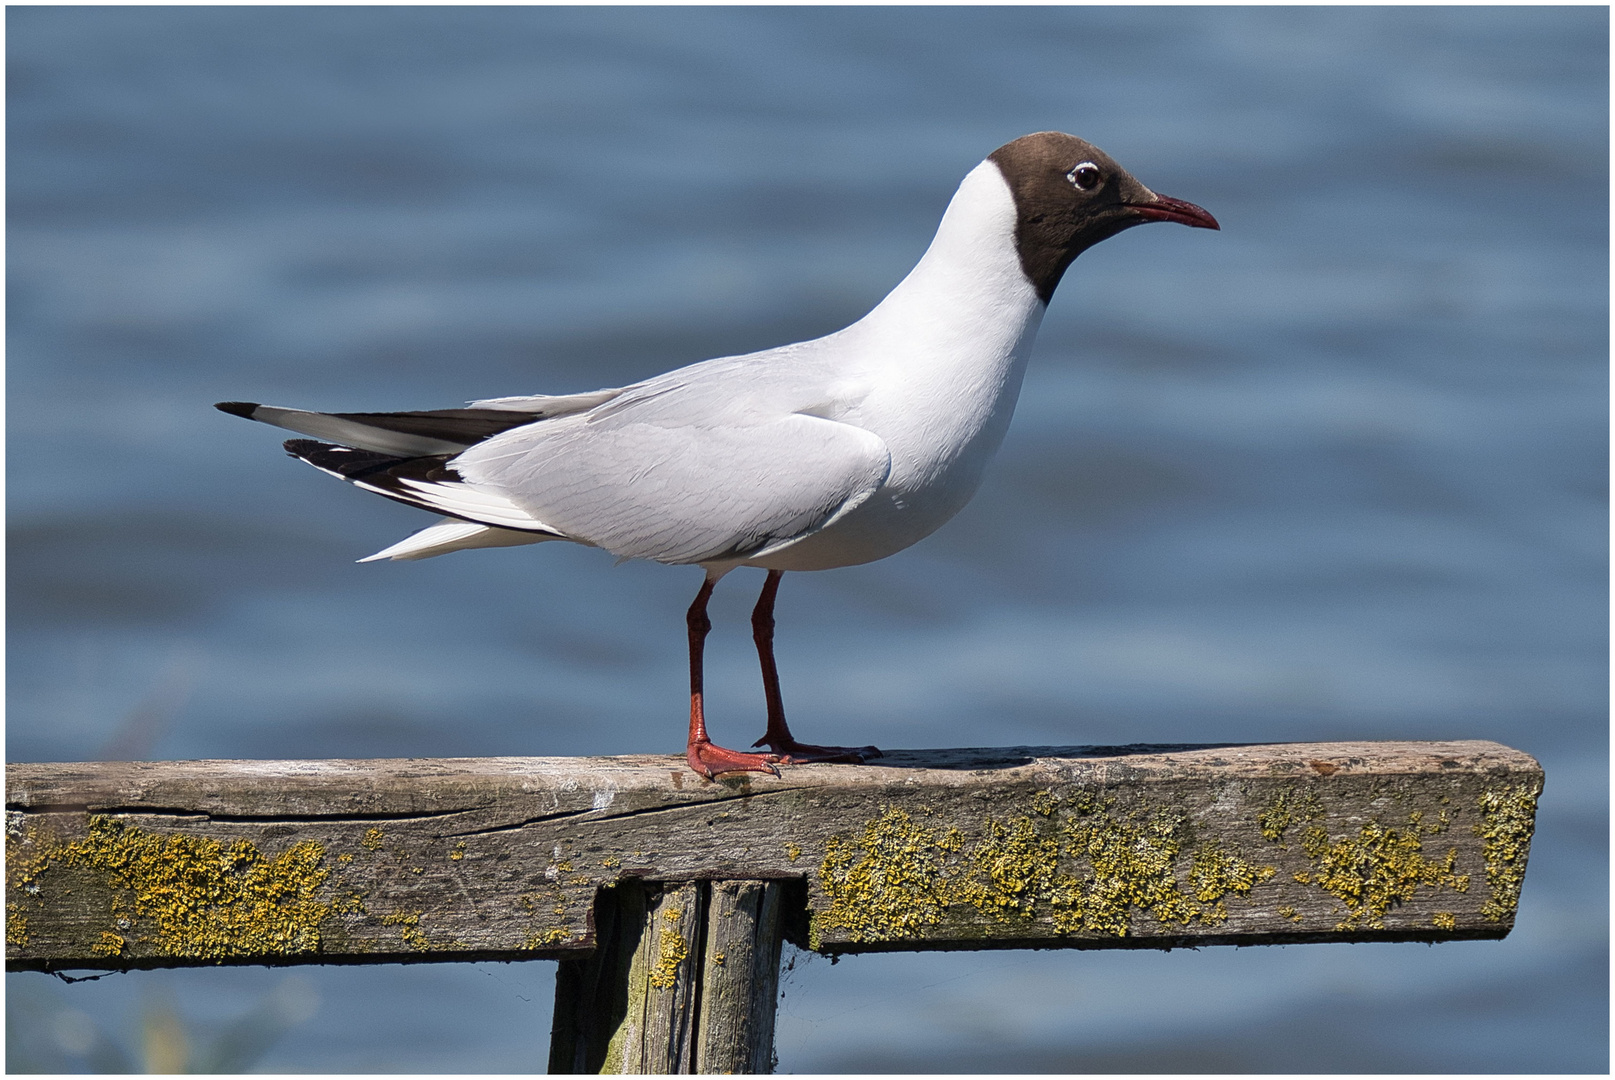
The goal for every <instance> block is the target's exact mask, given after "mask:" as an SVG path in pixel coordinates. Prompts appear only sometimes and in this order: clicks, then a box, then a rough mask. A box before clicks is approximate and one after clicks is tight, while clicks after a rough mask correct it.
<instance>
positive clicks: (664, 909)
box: [550, 881, 784, 1074]
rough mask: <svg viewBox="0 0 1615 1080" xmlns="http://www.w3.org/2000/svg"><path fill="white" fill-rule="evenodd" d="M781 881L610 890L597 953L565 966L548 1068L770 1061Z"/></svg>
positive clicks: (666, 1067) (725, 1069)
mask: <svg viewBox="0 0 1615 1080" xmlns="http://www.w3.org/2000/svg"><path fill="white" fill-rule="evenodd" d="M783 893H784V889H783V887H782V886H781V885H780V884H779V883H778V882H766V881H719V882H707V881H702V882H689V883H685V884H682V885H680V884H674V885H668V886H658V885H654V884H646V883H644V882H639V881H626V882H622V883H620V884H618V885H617V886H616V887H615V888H612V889H608V890H605V891H603V892H602V893H601V896H600V900H599V902H598V903H597V904H596V905H595V935H596V940H597V941H598V942H599V944H598V945H597V946H596V948H595V951H594V953H593V954H591V955H590V956H589V957H587V958H584V959H577V960H562V961H561V967H560V970H559V971H558V972H557V973H556V980H555V1021H554V1025H553V1027H552V1028H551V1032H550V1072H552V1073H600V1072H607V1073H641V1074H643V1073H766V1072H770V1071H772V1065H773V1061H772V1059H773V1048H774V1007H775V994H776V993H777V991H778V986H779V955H780V945H781V940H782V939H781V936H780V903H781V897H782V895H783Z"/></svg>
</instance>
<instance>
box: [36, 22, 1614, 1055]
mask: <svg viewBox="0 0 1615 1080" xmlns="http://www.w3.org/2000/svg"><path fill="white" fill-rule="evenodd" d="M7 28H8V36H7V46H8V65H9V70H8V76H9V80H10V88H9V97H8V105H9V113H8V121H9V127H8V139H9V141H8V157H7V175H8V180H9V189H8V198H9V203H8V212H9V217H8V224H9V234H8V235H9V242H10V243H9V263H8V268H9V285H10V294H9V311H8V314H9V323H8V365H7V393H8V409H7V421H8V428H7V434H8V438H7V453H8V457H7V480H8V511H9V514H8V526H9V531H8V555H9V560H8V567H7V569H8V599H9V607H8V620H9V621H8V628H9V630H10V633H9V634H8V636H7V656H8V675H9V680H8V688H7V693H8V705H9V712H8V724H7V733H6V736H7V745H6V749H7V756H8V759H9V760H12V761H46V760H77V759H92V758H97V757H101V756H147V757H160V758H194V757H328V756H365V757H370V756H405V755H460V754H590V753H625V752H639V751H645V752H652V751H654V752H666V753H672V752H676V751H677V750H678V749H679V748H680V746H681V745H682V738H683V729H682V720H681V718H680V710H681V709H682V708H683V704H682V694H683V692H684V684H683V680H684V677H685V676H684V664H685V658H684V638H683V612H684V607H685V605H686V604H688V602H689V599H690V597H691V596H692V595H693V593H694V591H695V588H696V585H697V584H698V581H699V576H700V575H699V572H698V571H696V570H693V569H690V568H679V569H670V568H666V567H660V566H655V565H649V564H628V565H624V566H620V567H614V566H613V565H612V561H611V559H610V558H609V557H607V556H605V555H603V554H602V553H600V552H597V551H591V550H587V549H582V548H574V547H569V546H567V545H561V544H548V545H543V546H541V547H538V548H528V549H518V550H504V551H489V552H473V553H468V554H460V555H455V556H451V557H448V558H444V559H439V560H433V561H429V562H425V563H417V564H397V565H379V566H378V565H366V566H356V565H354V563H353V560H354V559H356V558H358V557H360V556H363V555H366V554H369V553H370V552H372V551H375V550H377V549H378V548H381V547H383V546H386V545H387V544H390V543H392V542H393V541H394V540H396V539H398V538H400V537H401V536H403V535H405V534H406V533H408V532H410V531H411V530H413V529H415V528H417V527H419V526H420V525H422V524H424V523H425V522H426V521H428V520H429V519H428V518H427V517H426V516H425V515H422V514H420V513H418V512H415V511H411V510H409V509H408V508H405V507H401V506H397V505H394V504H391V503H388V502H386V501H384V500H381V499H377V498H374V497H372V496H367V495H365V494H363V493H361V492H358V491H356V490H354V489H352V488H349V487H347V486H345V485H342V484H338V483H336V482H335V481H332V480H330V479H329V478H326V477H322V476H320V475H319V474H317V473H315V472H314V471H313V470H311V469H308V468H307V467H305V466H300V465H298V464H296V463H295V462H292V461H290V460H288V459H287V458H286V457H285V456H284V455H283V454H282V453H281V452H280V450H279V448H278V436H277V435H276V434H275V432H273V431H272V430H270V429H267V428H262V427H257V426H253V425H249V424H246V423H244V422H242V421H240V420H238V419H235V418H233V417H229V416H224V415H222V414H219V413H216V412H214V411H213V410H212V409H211V408H210V407H209V406H210V404H211V403H212V402H214V401H219V400H227V399H245V400H254V401H269V402H275V403H281V404H288V405H297V406H303V407H310V408H333V409H349V410H352V409H360V410H382V409H393V408H399V409H408V408H436V407H444V406H452V405H454V404H457V403H459V402H461V401H463V400H466V399H469V398H477V397H488V396H495V395H503V394H517V393H534V392H551V393H553V392H564V391H576V390H587V389H592V388H595V387H598V386H613V385H620V384H622V383H625V382H629V381H632V380H635V379H639V378H643V377H646V376H648V375H651V374H654V373H656V372H658V371H662V370H665V369H667V368H670V367H673V366H676V365H679V364H683V363H688V362H691V361H694V360H699V359H702V358H705V357H708V356H716V355H722V354H732V353H737V352H743V351H747V350H751V349H757V348H763V347H767V346H770V345H776V344H780V343H782V342H785V341H788V340H794V339H800V338H804V337H809V336H813V335H817V334H821V333H825V332H828V331H830V330H834V329H836V328H838V327H840V326H842V325H844V324H845V323H847V322H849V321H851V320H852V319H855V318H857V317H858V316H859V315H861V314H863V313H864V312H865V311H866V310H867V309H868V308H869V307H871V306H872V305H873V304H874V303H875V302H876V301H878V300H879V299H880V297H881V296H882V295H884V292H885V290H886V289H888V288H889V287H890V286H891V285H892V284H894V283H895V282H896V281H897V280H898V279H899V278H900V277H901V276H902V275H903V274H904V273H905V272H906V270H907V269H908V268H909V266H910V265H912V263H913V262H914V260H915V259H917V258H918V256H919V254H920V253H921V252H922V251H923V250H924V247H925V244H926V243H927V241H928V239H929V237H930V234H931V231H932V229H933V228H934V226H935V223H936V221H937V219H938V217H939V215H940V213H941V211H942V208H943V206H944V205H945V204H946V201H947V199H948V197H949V195H950V194H951V192H952V189H953V187H954V186H955V185H956V184H957V182H958V180H959V178H960V177H962V176H963V175H964V173H965V172H967V171H968V170H969V169H970V168H971V167H972V166H973V165H974V164H975V163H976V162H977V161H979V160H980V159H981V158H982V157H983V156H985V155H986V154H987V153H988V152H989V151H991V150H992V149H993V148H994V147H996V146H998V145H999V144H1001V143H1003V142H1005V141H1008V140H1009V139H1011V138H1014V137H1015V136H1018V135H1021V134H1024V133H1026V132H1029V131H1035V130H1040V129H1045V128H1059V129H1062V130H1067V131H1071V132H1073V133H1075V134H1079V135H1081V136H1083V137H1085V138H1088V139H1090V140H1092V141H1093V142H1095V143H1097V144H1098V145H1100V146H1102V147H1104V148H1105V149H1106V150H1107V151H1108V152H1109V153H1111V154H1112V155H1113V156H1114V157H1116V158H1117V159H1118V160H1119V161H1120V162H1122V163H1123V164H1124V165H1125V166H1126V167H1127V168H1129V169H1130V170H1131V171H1132V172H1134V173H1135V175H1137V176H1138V177H1139V178H1140V179H1141V180H1143V181H1144V182H1145V183H1146V184H1148V185H1150V186H1151V187H1153V188H1155V189H1156V190H1158V191H1163V192H1166V193H1168V194H1171V195H1175V196H1178V197H1180V198H1185V199H1189V200H1191V201H1193V202H1196V203H1199V204H1201V205H1203V206H1205V207H1207V208H1208V209H1210V210H1211V211H1212V212H1213V213H1214V214H1216V215H1217V217H1218V219H1219V220H1220V221H1221V222H1222V225H1223V231H1222V232H1221V233H1207V232H1191V231H1189V230H1185V229H1178V228H1167V227H1152V228H1147V229H1138V230H1134V231H1132V232H1129V233H1127V234H1126V235H1124V236H1122V237H1119V238H1117V239H1115V240H1112V241H1109V242H1107V243H1105V244H1104V245H1102V246H1101V247H1099V248H1096V249H1095V250H1093V251H1091V252H1089V253H1088V254H1086V255H1084V256H1083V257H1082V259H1081V260H1079V261H1078V263H1077V264H1076V265H1075V266H1074V267H1073V269H1072V271H1071V272H1070V273H1069V274H1068V275H1067V277H1066V281H1065V283H1064V285H1063V286H1062V288H1061V290H1060V292H1059V293H1058V294H1057V295H1056V297H1055V300H1054V303H1053V305H1052V307H1051V309H1050V311H1049V314H1048V317H1047V319H1046V320H1045V322H1044V325H1043V330H1042V333H1041V335H1040V339H1039V342H1038V346H1037V350H1036V352H1035V354H1034V358H1033V363H1032V366H1031V370H1030V372H1029V374H1028V376H1027V380H1026V386H1025V391H1024V394H1023V397H1022V400H1021V404H1020V407H1019V410H1018V413H1017V416H1016V418H1015V422H1014V425H1013V427H1012V429H1011V431H1010V435H1009V438H1008V441H1007V442H1006V444H1005V446H1004V449H1003V452H1002V453H1001V455H1000V457H999V458H998V460H997V461H996V462H995V464H994V466H993V468H992V470H991V472H990V473H989V476H988V479H987V482H986V484H985V486H984V488H983V490H982V492H981V494H980V495H978V497H977V498H976V500H975V501H974V502H973V503H972V504H971V505H970V506H969V507H968V508H967V509H966V510H965V511H964V512H963V513H962V514H961V515H960V516H959V517H958V518H957V519H955V520H954V521H953V522H952V523H950V524H949V525H948V526H947V527H945V528H944V529H943V530H942V531H941V532H939V533H938V534H937V535H936V536H934V537H932V538H931V539H929V540H927V541H925V542H924V543H922V544H920V545H919V546H917V547H915V548H913V549H911V550H910V551H908V552H905V553H903V554H901V555H899V556H897V557H895V558H892V559H889V560H886V561H885V562H882V563H877V564H873V565H870V566H866V567H859V568H854V569H848V570H840V571H833V572H828V573H822V574H799V575H792V576H789V577H788V578H787V579H786V581H785V585H784V588H783V590H782V592H781V599H780V610H779V617H780V630H779V652H780V664H781V669H782V678H783V680H784V684H785V691H786V695H787V699H788V701H789V703H790V707H791V710H792V713H791V715H792V717H793V722H794V723H795V725H796V728H797V730H798V732H799V733H800V734H802V735H803V736H804V737H805V738H809V739H814V740H820V741H827V742H843V743H867V742H873V743H876V744H879V745H883V746H957V745H983V744H1000V745H1009V744H1017V743H1042V744H1047V743H1086V742H1135V741H1140V742H1147V741H1257V740H1296V739H1308V740H1310V739H1333V738H1371V739H1390V738H1409V739H1424V738H1480V739H1496V740H1499V741H1501V742H1505V743H1508V744H1509V745H1512V746H1515V747H1518V748H1520V749H1522V750H1525V751H1527V752H1529V753H1532V754H1534V755H1536V756H1537V757H1538V758H1539V759H1540V760H1541V761H1542V762H1543V764H1544V766H1545V768H1546V770H1547V775H1548V787H1547V791H1546V793H1545V795H1544V797H1543V800H1542V804H1541V812H1540V815H1539V819H1538V824H1539V831H1538V834H1537V838H1536V843H1535V847H1534V849H1533V851H1532V856H1531V866H1530V873H1529V876H1528V878H1527V881H1526V884H1525V892H1524V896H1523V899H1522V901H1521V906H1520V911H1519V921H1518V924H1517V927H1516V929H1515V931H1514V933H1513V934H1512V935H1511V936H1510V938H1509V939H1508V940H1506V941H1504V942H1500V943H1498V942H1470V943H1455V944H1447V945H1442V946H1440V947H1436V948H1426V947H1424V946H1415V945H1376V946H1364V945H1359V946H1350V947H1344V946H1342V947H1295V948H1287V949H1277V948H1267V949H1248V950H1232V949H1208V950H1204V951H1200V952H1175V953H1170V954H1147V955H1146V954H1133V953H1088V954H1079V953H1069V952H1054V953H998V954H991V953H989V954H923V955H901V956H880V957H855V958H851V959H849V960H847V961H845V962H843V963H841V964H838V965H835V966H834V967H832V966H831V965H830V964H829V963H828V962H826V961H824V960H822V959H819V958H815V957H810V956H804V955H798V956H797V957H796V964H795V967H794V968H793V970H791V971H790V972H789V973H787V976H786V979H785V982H784V990H785V996H784V1000H783V1003H782V1005H781V1013H780V1020H779V1032H778V1053H779V1061H780V1068H781V1069H782V1070H785V1071H845V1070H874V1071H880V1070H888V1071H954V1070H967V1071H1009V1072H1014V1071H1180V1070H1181V1071H1270V1070H1278V1071H1304V1072H1319V1071H1323V1072H1328V1071H1437V1072H1468V1071H1474V1072H1490V1071H1531V1072H1557V1071H1588V1072H1602V1071H1604V1070H1605V1069H1606V1068H1607V1067H1608V1056H1607V1038H1608V995H1607V926H1608V922H1607V892H1606V882H1607V865H1608V863H1607V846H1606V845H1607V821H1608V814H1607V780H1608V777H1607V761H1608V751H1607V742H1608V741H1607V713H1606V708H1607V679H1606V658H1607V644H1606V638H1607V634H1606V631H1607V625H1608V624H1607V614H1606V612H1607V607H1606V588H1605V582H1606V556H1607V536H1606V521H1607V518H1606V513H1607V511H1606V492H1607V479H1606V472H1605V465H1606V461H1607V452H1606V437H1605V433H1606V405H1607V401H1608V392H1607V382H1606V364H1607V357H1608V322H1607V320H1608V298H1609V280H1608V266H1609V252H1608V213H1607V206H1608V190H1609V188H1608V165H1607V162H1608V137H1607V132H1608V121H1609V117H1608V100H1609V93H1608V74H1607V72H1608V61H1609V57H1608V14H1607V11H1606V10H1604V9H1601V8H1434V9H1428V8H1420V9H1412V8H1392V9H1381V8H1348V9H1320V8H1310V9H1274V8H1260V9H1223V8H1188V9H1182V8H1143V9H1127V8H1073V9H1062V8H1034V9H971V8H949V9H935V10H932V9H916V8H896V9H880V8H827V9H740V8H727V9H700V8H694V9H665V8H650V9H610V8H576V9H573V8H557V9H532V8H509V7H500V8H480V9H469V8H308V7H290V8H222V7H218V8H215V7H188V8H160V7H132V8H88V7H86V8H72V7H34V8H28V7H23V8H11V9H9V10H8V12H7ZM759 583H760V574H757V573H755V572H740V573H736V574H734V575H732V576H731V577H730V578H729V579H726V580H725V582H724V583H723V585H722V586H721V587H720V590H719V593H718V597H717V599H716V601H715V603H714V607H713V615H714V620H715V622H716V624H717V631H716V632H715V634H714V638H713V642H712V646H711V649H710V651H709V658H708V672H709V675H708V682H709V694H710V698H711V714H712V721H713V726H714V734H715V735H716V736H717V738H718V739H719V740H720V741H725V740H727V741H728V742H730V743H731V744H733V743H741V742H749V741H750V739H751V738H752V737H754V736H755V735H756V734H757V733H758V731H760V729H761V695H760V692H759V687H758V686H757V676H756V669H755V660H754V657H753V656H752V655H751V651H750V642H749V635H748V634H747V633H746V631H745V614H746V612H747V610H748V609H749V606H750V604H751V602H752V600H753V599H754V596H755V592H754V590H755V587H756V586H757V585H758V584H759ZM288 978H291V979H293V981H292V982H291V983H287V982H286V981H285V980H287V979H288ZM552 979H553V965H550V964H547V963H541V962H535V963H530V964H515V965H498V964H482V965H443V966H431V967H411V968H397V967H395V968H371V969H354V968H350V969H335V968H308V969H303V970H301V971H300V972H299V973H298V974H296V975H295V976H288V975H287V974H286V973H285V972H276V971H268V970H256V969H254V970H213V971H195V972H155V973H145V974H133V975H124V976H117V977H114V978H109V979H105V980H102V981H100V982H95V983H86V984H79V985H75V986H61V985H59V984H56V983H54V982H52V981H50V980H49V979H48V978H47V977H45V976H41V975H34V974H19V975H11V976H8V978H7V986H8V989H9V1004H10V1006H11V1009H12V1016H13V1017H14V1019H15V1020H16V1024H15V1025H14V1026H13V1029H12V1036H11V1040H10V1044H9V1050H8V1053H9V1057H8V1066H10V1067H11V1068H12V1069H25V1068H55V1069H75V1068H82V1067H84V1066H85V1063H86V1062H87V1061H89V1060H90V1059H91V1058H93V1057H94V1054H92V1053H91V1052H90V1051H88V1050H86V1047H87V1046H90V1045H91V1042H93V1041H94V1040H90V1041H88V1042H87V1041H86V1040H87V1038H88V1036H87V1035H86V1034H85V1033H86V1032H91V1031H96V1032H99V1033H100V1035H99V1036H97V1038H104V1039H106V1040H110V1043H111V1044H116V1045H120V1046H122V1047H124V1048H125V1050H126V1052H127V1053H129V1054H134V1053H135V1050H136V1048H137V1044H138V1042H139V1039H140V1034H139V1031H140V1025H141V1022H142V1020H141V1018H142V1016H143V1015H146V1014H148V1013H149V1012H150V1010H152V1009H154V1008H159V1007H161V1008H169V1009H172V1011H173V1012H174V1013H175V1014H176V1015H178V1016H179V1017H180V1019H181V1021H182V1023H183V1024H184V1025H186V1027H187V1030H188V1031H190V1032H191V1037H192V1039H193V1041H198V1042H203V1041H206V1039H207V1038H208V1037H209V1033H210V1032H215V1031H217V1030H219V1025H221V1024H224V1023H226V1022H227V1021H229V1020H231V1018H236V1017H240V1016H242V1015H244V1014H248V1013H253V1014H254V1015H259V1014H263V1015H268V1013H272V1012H274V1009H272V1008H271V1007H270V1006H269V1005H266V1004H265V1002H269V1003H271V1004H273V1003H274V1002H281V1003H282V1004H283V1005H284V1003H285V1002H287V1001H294V999H295V1001H294V1003H298V1004H297V1005H296V1008H292V1007H291V1006H286V1008H283V1009H282V1013H283V1014H284V1016H283V1020H284V1024H283V1026H285V1025H289V1026H290V1030H289V1031H288V1032H287V1033H286V1034H285V1035H284V1036H283V1037H282V1038H280V1040H279V1041H278V1042H276V1043H275V1044H274V1045H273V1046H272V1048H271V1049H269V1051H268V1052H267V1053H266V1054H265V1055H263V1056H262V1057H260V1058H258V1059H257V1061H256V1064H257V1067H259V1068H263V1069H269V1070H275V1071H378V1070H379V1071H456V1072H461V1071H463V1072H478V1071H501V1070H514V1071H520V1070H531V1069H534V1068H542V1067H543V1063H544V1060H545V1047H546V1043H547V1034H548V1028H549V1011H550V994H551V985H552ZM154 1002H156V1003H157V1005H154V1004H153V1003H154ZM164 1003H166V1004H164ZM275 1008H280V1006H275ZM254 1010H257V1012H256V1013H254ZM265 1010H268V1012H266V1011H265ZM311 1013H312V1015H310V1014H311ZM275 1015H281V1014H280V1013H277V1014H275ZM265 1023H268V1021H265ZM96 1060H101V1061H103V1062H104V1061H105V1060H106V1059H105V1056H104V1055H103V1057H102V1058H99V1059H96Z"/></svg>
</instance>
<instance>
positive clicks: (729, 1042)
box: [6, 742, 1542, 1072]
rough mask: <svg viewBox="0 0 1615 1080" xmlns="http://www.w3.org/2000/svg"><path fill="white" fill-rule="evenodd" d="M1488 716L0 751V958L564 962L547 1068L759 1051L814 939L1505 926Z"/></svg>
mask: <svg viewBox="0 0 1615 1080" xmlns="http://www.w3.org/2000/svg"><path fill="white" fill-rule="evenodd" d="M1541 790H1542V770H1541V768H1540V766H1538V765H1537V763H1536V762H1535V761H1534V760H1532V759H1531V758H1530V757H1528V756H1527V755H1525V754H1522V753H1520V752H1519V751H1516V750H1510V749H1508V748H1507V747H1503V746H1499V745H1497V744H1496V743H1485V742H1441V743H1310V744H1308V743H1286V744H1276V745H1263V746H1230V745H1224V746H1200V747H1194V746H1171V747H1150V746H1129V747H1014V748H1006V749H992V750H981V749H976V750H927V751H895V752H892V753H889V754H888V755H887V756H886V757H885V758H882V759H880V761H879V762H878V763H877V764H873V765H864V766H845V765H805V766H793V767H791V768H789V769H787V770H785V774H784V775H783V776H781V777H773V776H762V775H752V774H746V775H741V776H730V777H722V778H720V779H719V780H718V781H717V782H715V783H714V782H709V781H703V780H701V779H699V778H698V777H696V776H695V775H694V774H692V773H691V772H690V771H689V770H688V769H687V768H686V767H685V765H684V762H683V759H682V758H671V757H649V756H641V757H618V758H584V759H568V758H491V759H435V760H407V761H302V762H296V761H293V762H262V761H257V762H255V761H225V762H219V761H214V762H205V761H204V762H195V761H193V762H135V763H130V762H106V763H85V764H57V765H9V766H7V773H6V830H7V846H6V855H7V860H6V966H7V969H8V970H12V971H22V970H33V971H59V970H63V969H73V968H99V969H128V968H154V967H181V966H186V965H200V964H209V965H211V964H300V963H316V964H318V963H388V962H412V961H444V960H487V959H494V960H518V959H551V960H560V961H561V962H562V964H561V971H560V975H559V978H558V980H557V995H558V1001H557V1007H556V1014H555V1032H554V1039H553V1045H552V1048H551V1062H550V1064H551V1068H552V1070H555V1071H579V1070H583V1071H597V1070H608V1071H621V1072H680V1071H699V1072H728V1071H735V1072H744V1071H752V1072H762V1071H766V1070H767V1069H768V1067H769V1064H770V1057H771V1043H772V1032H773V1016H774V997H775V994H776V993H777V982H776V981H777V978H778V962H779V949H780V938H781V935H782V934H784V935H785V936H788V937H790V939H791V940H792V941H793V942H795V943H796V944H798V945H799V946H801V947H803V948H811V949H815V950H817V951H819V952H823V953H830V954H835V953H852V952H872V951H887V950H918V949H984V948H1082V949H1091V948H1175V947H1179V946H1200V945H1216V944H1235V945H1254V944H1297V943H1305V942H1341V941H1428V942H1436V941H1452V940H1458V939H1463V938H1501V937H1503V936H1504V935H1506V934H1507V933H1508V932H1509V929H1510V928H1511V927H1512V926H1513V924H1514V913H1515V909H1516V906H1517V904H1518V901H1519V896H1520V890H1521V887H1522V885H1523V883H1524V877H1525V866H1526V859H1527V856H1528V854H1529V851H1530V843H1531V835H1532V830H1533V828H1534V822H1535V811H1536V801H1537V796H1538V794H1539V793H1540V792H1541Z"/></svg>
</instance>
